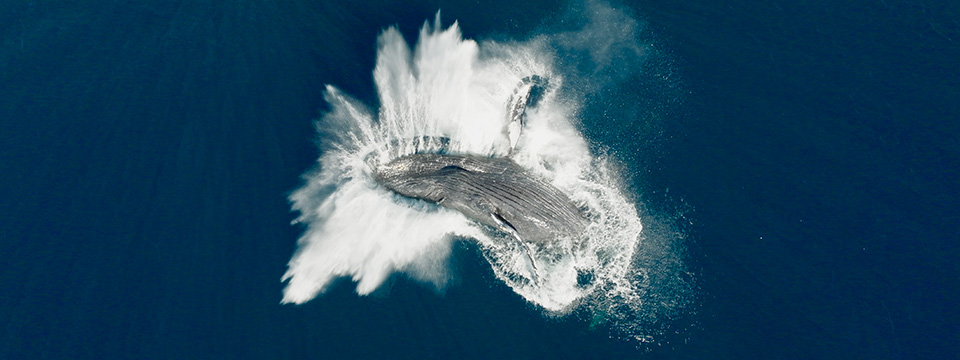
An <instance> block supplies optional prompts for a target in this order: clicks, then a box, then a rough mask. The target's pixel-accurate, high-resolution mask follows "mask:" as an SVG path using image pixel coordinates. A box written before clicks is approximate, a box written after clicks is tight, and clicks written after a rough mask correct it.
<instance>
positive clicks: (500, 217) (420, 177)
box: [373, 76, 588, 281]
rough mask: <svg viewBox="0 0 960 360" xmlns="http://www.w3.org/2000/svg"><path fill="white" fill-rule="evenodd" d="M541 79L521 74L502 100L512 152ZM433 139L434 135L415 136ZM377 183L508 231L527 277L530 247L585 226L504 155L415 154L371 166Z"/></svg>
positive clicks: (557, 194) (572, 208) (551, 190)
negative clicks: (519, 250)
mask: <svg viewBox="0 0 960 360" xmlns="http://www.w3.org/2000/svg"><path fill="white" fill-rule="evenodd" d="M545 85H546V80H545V79H543V78H541V77H539V76H530V77H527V78H524V79H523V80H522V81H521V83H520V85H519V86H518V87H517V89H516V90H515V91H514V94H513V96H511V99H510V101H509V102H508V103H507V110H508V111H507V114H508V119H507V125H506V127H505V128H504V135H505V136H506V137H507V140H508V141H509V143H510V148H511V155H512V154H513V149H515V148H516V146H517V143H518V141H519V137H520V132H521V130H522V128H523V127H524V122H525V120H524V117H525V111H526V108H527V106H528V105H530V104H535V103H536V102H537V101H539V99H540V97H542V96H543V93H544V91H545V90H544V89H545ZM414 140H416V141H421V142H426V141H436V140H435V138H433V137H423V139H420V138H418V139H414ZM373 176H374V178H375V179H376V181H377V182H378V183H379V184H381V185H382V186H384V187H386V188H387V189H389V190H391V191H393V192H394V193H397V194H399V195H402V196H405V197H409V198H415V199H420V200H424V201H428V202H431V203H434V204H437V205H440V206H442V207H445V208H448V209H452V210H456V211H459V212H460V213H462V214H463V215H465V216H466V217H467V218H469V219H471V220H474V221H476V222H478V223H480V224H484V225H487V226H489V227H491V228H493V229H496V230H497V231H500V232H502V233H505V234H508V235H510V236H512V237H513V238H515V239H516V240H518V241H519V243H520V244H521V245H522V249H523V251H524V252H526V257H527V259H528V260H529V262H530V263H529V264H530V266H531V267H532V268H533V270H534V271H533V274H532V275H534V276H532V278H533V279H534V280H535V281H536V276H535V275H536V274H535V273H536V263H535V262H534V260H533V257H532V256H531V255H530V249H529V247H530V246H532V245H534V244H543V243H545V242H549V241H553V240H556V239H558V238H577V237H579V235H580V234H581V233H582V232H583V231H584V229H585V228H586V227H587V225H588V221H587V219H586V217H585V216H584V215H583V213H581V211H580V209H579V208H578V207H577V206H576V205H574V203H573V202H572V201H571V200H570V199H569V198H568V197H567V196H566V195H564V194H563V192H561V191H560V190H559V189H557V188H556V187H554V186H553V185H551V184H550V183H548V182H546V181H544V180H543V179H540V178H538V177H537V176H534V175H533V174H531V173H530V172H529V171H527V170H526V169H524V168H523V167H521V166H520V165H518V164H517V163H516V162H514V161H513V160H512V159H511V158H510V157H509V155H508V156H507V157H490V156H482V155H475V154H456V155H453V154H445V153H442V152H437V153H414V154H410V155H405V156H400V157H398V158H396V159H393V160H392V161H389V162H387V163H385V164H379V165H377V166H375V167H374V169H373Z"/></svg>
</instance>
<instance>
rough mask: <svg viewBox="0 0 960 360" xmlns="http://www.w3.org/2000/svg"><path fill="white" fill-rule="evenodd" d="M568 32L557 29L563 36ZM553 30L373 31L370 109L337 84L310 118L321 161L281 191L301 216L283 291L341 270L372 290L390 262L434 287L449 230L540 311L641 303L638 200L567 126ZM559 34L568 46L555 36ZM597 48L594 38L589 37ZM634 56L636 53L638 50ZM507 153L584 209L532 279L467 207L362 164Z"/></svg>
mask: <svg viewBox="0 0 960 360" xmlns="http://www.w3.org/2000/svg"><path fill="white" fill-rule="evenodd" d="M571 36H572V35H571V34H562V36H559V39H560V42H559V43H561V44H562V43H569V42H570V39H571ZM556 43H557V42H556V41H551V40H550V39H549V38H546V37H540V38H537V39H534V40H531V41H528V42H524V43H496V42H484V43H482V44H478V43H477V42H475V41H473V40H468V39H463V38H462V36H461V33H460V31H459V28H458V26H457V24H456V23H454V24H453V25H452V26H450V27H449V28H447V29H442V28H441V26H440V19H439V14H438V16H437V19H436V20H435V22H434V24H433V25H432V26H431V25H430V24H429V23H426V24H424V26H423V27H422V29H421V31H420V38H419V42H418V44H417V46H416V48H415V49H414V50H413V51H411V49H410V47H409V46H408V45H407V43H406V42H405V41H404V40H403V37H402V36H401V34H400V33H399V31H398V30H397V29H395V28H391V29H388V30H386V31H384V32H383V33H382V34H381V35H380V37H379V39H378V57H377V63H376V69H375V70H374V79H375V83H376V86H377V91H378V96H379V100H380V108H379V109H378V112H377V113H376V114H374V112H373V111H371V109H368V108H367V107H365V106H364V105H363V104H361V103H360V102H358V101H356V100H354V99H351V98H350V97H349V96H347V95H346V94H343V93H341V92H340V91H339V90H338V89H336V88H335V87H333V86H327V88H326V95H325V98H326V100H327V102H329V104H330V106H331V111H330V112H328V113H327V114H326V115H325V116H324V117H323V119H321V120H320V121H319V122H318V124H317V127H318V131H319V132H321V134H322V138H321V139H322V140H323V141H322V155H321V157H320V159H319V166H318V168H317V169H316V170H314V171H313V172H310V173H308V174H306V175H305V176H304V179H305V184H304V186H303V187H301V188H300V189H298V190H297V191H295V192H294V193H293V194H292V195H291V196H290V201H291V202H292V203H293V209H294V210H296V211H298V212H300V214H301V215H300V217H299V218H297V220H296V222H299V223H302V224H305V225H306V231H305V233H304V234H303V235H302V236H301V238H300V240H299V249H298V251H297V253H296V254H295V255H294V256H293V258H292V259H291V260H290V263H289V269H288V271H287V272H286V274H284V276H283V280H284V281H288V283H287V286H286V288H285V289H284V294H283V302H284V303H303V302H306V301H309V300H310V299H312V298H314V297H315V296H317V295H318V294H319V293H322V292H323V291H324V290H325V289H326V287H327V286H328V285H330V283H331V282H332V281H333V280H334V279H336V278H339V277H350V278H351V279H352V280H353V281H355V282H357V288H356V291H357V293H358V294H361V295H363V294H369V293H370V292H372V291H373V290H375V289H376V288H377V287H378V286H379V285H380V284H381V283H382V282H383V281H384V280H385V279H386V278H387V277H388V276H389V275H390V274H392V273H395V272H402V273H406V274H408V275H409V276H411V277H412V278H414V279H417V280H420V281H423V282H428V283H432V284H433V285H434V286H437V287H438V288H442V287H443V286H444V285H445V284H446V282H447V281H448V280H449V278H450V273H449V271H450V270H449V269H448V267H447V264H448V257H449V256H450V253H451V245H452V244H451V243H452V240H453V239H454V238H456V237H463V238H472V239H475V240H477V241H478V243H479V244H480V247H481V249H482V252H483V254H484V256H485V258H486V259H487V260H488V261H489V263H490V265H491V267H492V268H493V270H494V273H495V274H496V276H497V277H498V278H499V279H500V280H502V281H504V282H505V283H506V284H507V285H508V286H510V288H512V289H513V290H514V291H515V292H516V293H517V294H519V295H521V296H522V297H523V298H525V299H526V300H527V301H529V302H530V303H533V304H536V305H538V306H540V307H541V308H543V309H545V310H546V311H547V312H548V313H550V314H560V315H562V314H569V313H570V312H571V311H573V310H574V309H576V308H577V307H578V306H579V305H581V304H584V303H588V304H587V306H585V308H591V309H595V310H596V311H595V312H594V313H595V314H601V315H600V316H601V317H604V318H611V317H617V316H621V315H616V314H612V315H611V314H609V313H610V312H616V311H621V308H622V307H623V306H621V305H624V304H626V305H625V306H626V310H623V311H631V312H640V311H642V310H641V308H642V307H643V304H642V302H643V297H644V295H643V293H644V292H645V291H646V290H645V289H641V288H640V287H641V286H643V278H644V276H643V275H644V273H645V272H646V271H648V270H649V269H638V268H637V266H636V263H635V252H636V251H637V249H638V248H641V246H640V241H641V239H642V238H643V237H642V236H641V232H642V230H643V226H642V225H641V221H640V217H639V216H638V212H637V207H636V206H635V204H633V203H631V202H630V201H628V199H627V197H626V196H624V194H623V190H622V189H623V186H622V184H620V183H619V182H618V180H617V179H619V176H618V175H617V171H616V170H617V168H616V167H614V166H611V165H610V164H609V161H608V159H607V158H606V157H605V156H597V155H595V154H591V152H590V150H589V147H588V144H587V141H585V139H584V138H583V136H582V135H581V133H580V132H579V131H578V130H577V127H576V123H577V111H578V107H579V105H578V104H579V103H580V101H581V99H580V96H570V95H568V94H571V93H564V92H562V91H558V90H557V89H562V88H563V87H564V81H565V80H564V77H563V74H561V73H560V71H556V69H557V68H558V67H559V66H558V65H557V64H556V63H555V58H556V56H557V55H556V51H555V49H553V48H552V46H554V45H551V44H556ZM561 46H564V45H561ZM594 46H602V45H597V44H594ZM636 54H640V53H639V52H637V53H636ZM530 75H540V76H544V77H546V78H548V79H549V81H550V84H551V86H550V87H549V89H547V91H546V92H545V93H543V94H541V98H540V100H539V101H538V103H537V105H536V106H535V107H533V108H529V109H527V113H526V116H527V118H526V125H525V126H526V128H525V129H524V133H523V136H521V137H520V138H519V142H518V143H517V145H516V148H515V149H514V150H513V151H512V152H511V150H510V148H511V139H510V137H509V136H508V134H507V132H505V131H504V129H505V126H506V125H507V122H508V121H509V116H508V112H509V109H508V107H507V106H505V105H506V104H508V102H509V100H510V98H511V96H513V95H514V90H515V87H516V85H517V84H518V83H520V82H521V80H522V79H523V78H524V77H527V76H530ZM438 151H444V152H448V153H462V154H480V155H488V156H507V154H509V155H510V156H511V157H512V158H513V159H514V160H515V161H516V162H517V163H518V164H519V165H520V166H522V167H524V168H525V169H527V170H528V171H530V172H531V173H533V174H535V175H536V176H539V177H541V178H543V179H546V180H547V181H549V182H550V183H552V184H553V185H554V186H556V187H557V188H558V189H560V190H561V191H563V192H564V193H565V194H567V195H568V196H569V197H570V199H571V200H572V201H574V203H576V204H577V205H578V206H580V207H581V209H582V210H583V211H584V213H585V214H586V215H587V216H588V218H589V219H590V225H589V226H588V227H587V229H586V231H585V232H584V234H583V235H582V236H580V237H578V238H561V239H556V241H554V242H550V243H549V244H545V245H537V246H533V247H532V256H533V257H534V258H535V259H536V262H537V265H538V267H539V268H538V269H537V272H538V275H539V276H538V279H537V281H530V279H529V278H528V277H526V276H524V274H526V273H529V271H528V269H526V266H527V264H528V263H529V262H528V261H526V258H525V256H524V254H525V252H524V250H523V249H520V248H518V246H521V245H518V243H517V242H515V241H506V240H505V239H504V238H503V236H507V235H505V234H496V233H493V232H491V231H488V230H487V229H484V228H482V227H481V226H480V225H478V224H476V223H474V222H472V221H470V220H469V219H467V218H465V217H464V216H463V215H462V214H460V213H458V212H455V211H452V210H449V209H445V208H442V207H439V206H435V205H432V204H428V203H425V202H422V201H417V200H411V199H403V198H400V197H398V196H396V195H394V194H392V193H391V192H390V191H388V190H386V189H384V188H383V187H381V186H379V185H378V184H377V183H376V182H375V181H374V180H373V176H372V173H371V167H372V166H376V165H377V164H382V163H386V162H388V161H390V160H392V159H395V158H397V157H400V156H404V155H409V154H413V153H417V152H438Z"/></svg>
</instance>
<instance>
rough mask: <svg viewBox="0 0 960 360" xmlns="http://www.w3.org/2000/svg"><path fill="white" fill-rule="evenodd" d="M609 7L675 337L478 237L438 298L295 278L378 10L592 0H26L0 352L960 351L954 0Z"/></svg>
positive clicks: (630, 138) (554, 19)
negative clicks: (553, 295) (564, 311)
mask: <svg viewBox="0 0 960 360" xmlns="http://www.w3.org/2000/svg"><path fill="white" fill-rule="evenodd" d="M614 7H615V8H619V9H621V10H622V11H624V12H626V13H627V14H630V15H631V16H633V17H636V18H639V19H641V20H642V21H643V22H644V23H645V24H646V27H645V28H644V29H645V30H644V32H643V35H642V36H641V37H642V38H643V40H644V41H646V42H649V43H650V44H651V45H652V46H653V48H654V49H656V51H657V53H656V54H657V55H656V56H654V57H653V58H652V60H650V61H649V63H647V64H645V65H644V71H642V72H639V73H636V74H632V75H631V77H630V78H628V79H624V80H623V81H622V82H620V83H619V85H617V86H613V87H611V88H605V89H598V90H597V91H596V92H595V94H593V95H592V96H588V98H587V103H586V108H585V109H584V112H583V124H582V125H583V126H582V130H583V131H584V133H585V134H586V136H587V137H588V138H589V139H590V141H591V142H592V143H594V144H595V147H596V148H597V149H607V150H608V151H609V152H610V153H612V154H614V155H615V157H616V158H617V159H618V160H619V161H620V162H622V163H623V164H624V166H625V167H626V169H628V170H629V173H628V174H624V175H625V177H627V178H628V179H629V184H628V185H629V187H630V188H631V189H632V191H634V192H635V194H634V195H633V196H634V197H635V198H637V199H638V200H639V201H641V202H642V203H643V204H644V205H643V206H644V209H647V210H646V211H648V214H647V215H649V216H650V217H651V218H654V217H656V218H659V219H661V220H660V222H659V223H660V224H666V225H664V226H666V227H673V228H679V229H682V231H683V232H684V233H685V234H686V237H685V238H684V241H683V246H684V248H685V251H684V252H683V253H684V254H685V255H684V256H685V259H684V261H685V262H686V264H687V266H688V267H689V268H690V269H691V270H692V272H693V273H694V274H695V278H696V285H697V289H696V300H695V302H694V304H693V305H690V306H688V307H687V308H686V310H685V313H684V314H674V315H671V316H669V317H667V318H665V319H663V321H662V323H658V324H651V325H650V326H656V327H662V328H663V329H664V330H663V335H662V336H660V337H659V338H658V340H657V342H656V343H653V344H638V343H636V342H631V341H627V340H623V339H621V338H619V337H618V336H611V334H612V333H615V332H611V331H610V330H609V329H605V328H604V325H603V324H593V325H594V326H591V324H592V322H591V319H589V318H585V317H584V316H582V314H579V313H574V314H573V315H571V316H567V317H563V318H548V317H544V316H543V315H542V312H541V311H540V310H538V309H536V308H535V307H533V306H531V305H529V304H527V303H525V302H524V301H523V300H522V298H520V297H519V296H517V295H515V294H514V293H513V292H511V291H510V290H509V289H507V288H506V287H505V286H504V285H503V284H501V283H500V282H499V281H497V280H496V279H495V278H494V276H493V273H492V272H491V270H490V268H489V265H487V264H486V263H485V260H484V259H483V257H482V256H481V254H480V253H479V251H478V249H477V248H476V246H474V245H472V244H470V243H466V242H465V243H458V244H457V245H456V246H455V249H454V255H453V260H452V265H451V266H452V267H453V268H454V272H455V273H456V274H457V281H456V284H454V285H452V286H448V287H447V289H446V290H445V292H444V293H443V294H438V293H437V292H435V291H434V290H431V289H430V288H429V287H426V286H421V285H420V284H417V283H415V282H413V281H411V280H407V279H405V278H403V277H400V276H398V277H395V278H393V279H391V281H390V282H389V284H387V285H386V286H385V287H384V288H382V289H381V290H380V291H378V292H376V293H374V294H373V295H371V296H366V297H359V296H357V295H356V294H355V293H354V291H353V290H354V289H353V284H352V283H351V282H350V281H348V280H343V281H340V282H338V283H337V284H335V285H334V286H333V288H332V289H331V290H330V291H328V292H327V293H325V294H324V295H322V296H321V297H319V298H317V299H316V300H313V301H311V302H309V303H307V304H305V305H302V306H289V305H287V306H281V305H279V304H278V303H279V301H280V291H281V289H282V286H283V285H282V284H281V283H280V281H279V278H280V276H281V275H282V274H283V272H284V270H285V266H286V262H287V261H288V260H289V258H290V255H291V254H292V252H293V251H294V248H295V245H296V244H295V241H296V239H297V237H298V236H299V234H300V232H301V231H302V229H301V228H298V227H295V226H290V225H289V223H290V221H291V220H292V219H293V218H294V216H295V215H294V214H291V213H290V211H289V204H288V203H287V201H286V195H287V194H288V193H289V192H290V191H291V190H293V189H294V188H296V187H297V186H298V185H299V184H300V179H299V176H300V175H301V174H302V173H303V172H304V171H305V170H306V169H309V168H310V167H312V166H313V163H314V161H315V159H316V155H317V150H316V147H315V143H314V142H315V141H316V133H315V131H314V129H313V124H312V121H311V120H312V119H316V118H317V117H319V115H320V113H321V111H323V110H324V109H326V106H327V105H326V104H325V103H324V102H323V99H322V93H321V91H322V89H323V84H327V83H329V84H336V85H337V86H338V87H340V88H341V89H343V90H344V91H345V92H347V93H350V94H353V95H355V96H357V97H358V98H359V99H361V100H362V101H365V102H367V103H370V104H374V103H375V102H376V95H375V93H374V87H373V82H372V77H371V73H370V72H371V70H372V68H373V64H374V59H375V40H376V36H377V34H378V33H379V32H380V31H381V30H382V29H383V28H385V27H387V26H392V25H397V26H398V27H399V28H400V30H401V31H402V32H403V33H404V34H405V36H407V37H408V39H409V40H411V41H412V40H414V38H415V36H416V30H417V28H418V27H419V26H420V24H421V23H422V22H423V21H424V20H425V19H427V18H431V17H432V15H433V13H434V12H435V11H436V9H438V8H442V9H443V16H444V18H445V19H457V20H459V22H460V25H461V27H462V29H463V31H464V35H465V36H466V37H469V38H478V39H511V38H518V39H524V38H528V37H530V36H533V35H536V34H539V33H543V32H546V31H553V32H556V31H562V30H564V29H565V28H566V27H573V28H575V27H576V26H578V24H576V22H577V21H576V20H575V19H577V18H578V16H579V17H580V18H582V17H584V15H583V14H579V15H577V12H576V11H573V13H574V14H573V15H570V14H569V13H568V10H569V9H571V8H572V9H575V10H576V9H581V12H582V10H583V9H585V7H583V6H581V5H577V4H574V5H569V4H564V3H556V2H536V3H524V4H519V5H516V4H513V2H506V1H504V2H496V3H484V4H475V3H457V2H425V3H417V4H414V5H409V4H399V3H392V2H367V3H364V4H354V5H345V4H331V3H325V2H293V3H291V2H284V3H282V4H281V3H277V4H274V3H259V2H246V1H235V2H230V3H226V2H224V3H219V2H205V1H192V2H187V3H184V4H176V3H172V2H165V1H140V2H136V3H135V4H134V3H128V2H111V1H88V2H82V3H79V4H77V3H73V2H65V1H64V2H28V1H8V2H5V3H3V4H0V124H2V128H0V174H2V176H0V178H2V180H0V358H4V359H77V358H81V359H104V358H108V359H114V358H138V359H140V358H158V359H169V358H197V359H210V358H214V359H217V358H251V359H262V358H271V359H272V358H286V359H289V358H297V359H300V358H411V359H412V358H451V357H467V358H529V359H534V358H698V359H699V358H731V359H734V358H735V359H741V358H803V359H809V358H843V359H848V358H861V359H945V358H957V357H960V346H958V345H957V344H960V322H958V321H957V319H960V308H958V307H957V306H956V305H955V304H956V303H957V302H958V301H960V275H958V274H960V266H958V265H957V262H956V261H957V260H960V245H958V244H960V243H958V242H957V239H958V235H957V234H958V233H960V227H958V224H960V205H958V204H960V203H958V201H960V195H958V194H960V192H958V187H957V185H956V184H957V179H960V121H958V119H960V71H958V69H960V23H958V21H957V19H960V8H958V5H957V3H955V2H941V3H936V2H925V3H905V2H900V1H885V2H884V1H876V2H845V3H836V2H823V3H805V4H792V3H771V2H768V3H758V2H715V1H698V2H677V1H644V2H638V3H635V4H629V5H623V4H614ZM565 14H566V15H565ZM571 19H573V20H571ZM321 141H322V139H321ZM654 223H657V222H654ZM654 230H656V228H655V227H652V226H650V227H647V230H645V231H654Z"/></svg>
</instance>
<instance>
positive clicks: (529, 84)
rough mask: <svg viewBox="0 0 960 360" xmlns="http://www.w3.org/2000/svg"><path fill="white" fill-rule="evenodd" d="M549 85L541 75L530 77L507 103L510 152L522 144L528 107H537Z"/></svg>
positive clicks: (523, 81)
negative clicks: (521, 139) (521, 136)
mask: <svg viewBox="0 0 960 360" xmlns="http://www.w3.org/2000/svg"><path fill="white" fill-rule="evenodd" d="M548 85H549V83H548V82H547V79H546V78H544V77H542V76H540V75H530V76H527V77H525V78H523V79H522V80H520V84H518V85H517V88H516V90H514V91H513V95H512V96H510V100H509V101H507V126H506V128H505V129H504V132H505V133H506V134H507V138H508V139H509V140H510V151H511V152H513V149H515V148H516V147H517V143H518V142H520V134H521V133H522V132H523V127H524V126H525V125H526V112H527V107H532V106H536V105H537V103H539V102H540V99H542V98H543V95H544V94H545V93H546V91H547V87H548Z"/></svg>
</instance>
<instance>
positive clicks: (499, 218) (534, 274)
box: [490, 209, 540, 285]
mask: <svg viewBox="0 0 960 360" xmlns="http://www.w3.org/2000/svg"><path fill="white" fill-rule="evenodd" d="M490 216H491V217H493V220H494V221H495V222H497V223H498V224H500V226H501V227H502V228H504V229H509V230H510V231H508V232H509V233H510V235H511V237H512V238H513V239H515V240H516V241H517V246H518V247H519V248H520V251H521V252H523V255H524V258H526V259H527V266H528V267H529V268H528V269H527V270H528V271H529V272H530V274H529V278H530V279H531V280H533V283H534V284H538V285H539V284H540V275H539V274H538V272H539V269H537V262H536V261H535V260H534V259H533V255H532V253H533V251H531V249H530V245H529V244H527V243H526V242H525V241H523V239H521V238H520V233H519V232H518V231H517V228H516V227H515V226H513V224H511V223H510V222H509V221H507V219H504V218H503V215H500V210H499V209H497V210H495V211H494V212H493V213H491V214H490Z"/></svg>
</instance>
